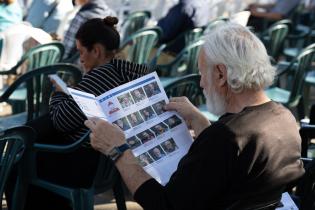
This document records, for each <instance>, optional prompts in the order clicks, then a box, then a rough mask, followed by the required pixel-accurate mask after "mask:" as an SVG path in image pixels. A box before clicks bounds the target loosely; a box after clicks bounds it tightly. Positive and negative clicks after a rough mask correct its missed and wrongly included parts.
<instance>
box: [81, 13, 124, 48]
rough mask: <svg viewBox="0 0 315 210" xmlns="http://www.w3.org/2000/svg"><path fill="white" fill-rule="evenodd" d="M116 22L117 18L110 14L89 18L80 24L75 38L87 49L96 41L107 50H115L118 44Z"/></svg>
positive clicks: (118, 37)
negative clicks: (102, 17) (104, 16)
mask: <svg viewBox="0 0 315 210" xmlns="http://www.w3.org/2000/svg"><path fill="white" fill-rule="evenodd" d="M117 23H118V19H117V18H116V17H111V16H107V17H106V18H104V19H101V18H93V19H90V20H88V21H86V22H85V23H83V24H82V26H81V27H80V28H79V30H78V32H77V34H76V36H75V38H76V39H77V40H79V41H80V43H81V45H82V46H84V47H86V48H87V49H88V50H89V51H90V50H92V48H93V45H94V44H96V43H100V44H102V45H103V46H104V47H105V48H106V50H108V51H113V50H116V49H118V48H119V44H120V35H119V33H118V31H117V30H116V27H115V25H116V24H117Z"/></svg>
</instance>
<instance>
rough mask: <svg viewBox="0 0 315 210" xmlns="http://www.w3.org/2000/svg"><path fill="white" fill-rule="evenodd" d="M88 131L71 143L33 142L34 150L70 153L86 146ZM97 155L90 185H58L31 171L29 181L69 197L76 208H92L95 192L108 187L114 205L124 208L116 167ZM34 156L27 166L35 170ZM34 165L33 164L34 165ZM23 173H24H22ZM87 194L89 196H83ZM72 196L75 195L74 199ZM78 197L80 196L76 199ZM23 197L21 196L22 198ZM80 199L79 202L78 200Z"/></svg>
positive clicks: (103, 190)
mask: <svg viewBox="0 0 315 210" xmlns="http://www.w3.org/2000/svg"><path fill="white" fill-rule="evenodd" d="M89 136H90V132H87V133H85V134H84V135H83V136H82V137H81V138H80V139H78V140H77V141H75V142H74V143H72V144H67V145H51V144H41V143H35V144H34V151H35V153H36V152H49V153H65V154H71V153H73V152H76V151H77V150H78V149H79V148H81V147H82V146H87V143H88V142H89V140H90V139H89ZM96 154H97V156H98V157H99V160H98V165H97V170H96V173H95V177H94V178H93V182H92V183H91V185H90V186H86V187H84V188H82V187H69V186H64V185H60V184H57V183H52V182H50V181H48V180H45V179H42V178H39V177H37V174H36V173H31V180H30V181H31V183H32V184H33V185H36V186H38V187H42V188H44V189H46V190H48V191H51V192H54V193H57V194H58V195H60V196H62V197H65V198H67V199H70V200H71V201H72V202H76V203H72V205H74V206H77V207H78V208H77V209H93V197H94V195H96V194H99V193H103V192H105V191H107V190H109V189H111V188H112V189H113V193H114V197H115V200H116V205H117V209H118V210H125V209H126V206H125V198H124V193H123V189H122V185H121V177H120V174H119V172H118V170H117V169H116V167H115V165H114V163H113V161H112V160H111V159H110V158H109V157H108V156H105V155H102V154H101V153H96ZM34 158H35V156H34V155H33V156H30V157H29V159H28V160H29V162H28V164H27V165H28V166H29V167H31V168H34V171H36V164H35V163H36V161H35V159H34ZM34 165H35V166H34ZM22 175H24V173H22ZM23 195H24V197H25V194H21V195H20V196H23ZM81 196H83V197H85V196H88V197H89V198H83V197H81ZM73 197H76V199H75V200H74V199H73ZM78 197H80V198H79V199H78ZM22 199H23V198H22ZM86 200H89V201H91V200H92V202H91V203H84V202H82V201H86ZM80 201H81V202H80Z"/></svg>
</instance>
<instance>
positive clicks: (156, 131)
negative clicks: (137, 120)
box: [150, 122, 168, 136]
mask: <svg viewBox="0 0 315 210" xmlns="http://www.w3.org/2000/svg"><path fill="white" fill-rule="evenodd" d="M150 129H151V130H153V131H154V134H155V135H156V136H158V135H161V134H162V133H165V132H166V131H168V127H167V125H165V124H164V123H163V122H161V123H159V124H157V125H155V126H152V127H151V128H150Z"/></svg>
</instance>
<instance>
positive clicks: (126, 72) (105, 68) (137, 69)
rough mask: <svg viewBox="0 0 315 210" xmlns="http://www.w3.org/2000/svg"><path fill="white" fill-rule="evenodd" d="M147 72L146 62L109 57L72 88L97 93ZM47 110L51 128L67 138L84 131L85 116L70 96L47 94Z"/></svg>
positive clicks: (61, 93) (58, 93)
mask: <svg viewBox="0 0 315 210" xmlns="http://www.w3.org/2000/svg"><path fill="white" fill-rule="evenodd" d="M148 72H149V67H148V66H146V65H140V64H136V63H131V62H129V61H124V60H117V59H113V60H111V61H110V62H109V63H107V64H104V65H102V66H99V67H96V68H94V69H92V70H91V71H89V72H88V73H87V74H85V75H84V76H83V78H82V81H81V82H80V83H79V84H78V85H77V86H76V87H74V88H75V89H77V90H81V91H84V92H87V93H91V94H93V95H95V96H99V95H101V94H103V93H105V92H106V91H108V90H111V89H113V88H115V87H117V86H120V85H122V84H124V83H127V82H129V81H132V80H134V79H137V78H139V77H141V76H143V75H145V74H146V73H148ZM49 110H50V117H51V119H52V121H53V124H54V127H55V128H56V129H57V130H58V131H61V132H63V133H65V135H66V138H67V139H69V138H70V140H73V141H75V140H79V139H80V137H81V136H83V135H84V134H85V133H86V132H87V130H88V129H87V128H86V127H85V126H84V121H85V120H86V119H87V118H86V116H85V115H84V114H83V112H82V111H81V109H80V108H79V106H78V105H77V104H76V102H75V101H74V100H73V98H72V97H71V96H69V95H67V94H65V93H63V92H56V93H55V94H54V95H53V96H52V97H51V100H50V104H49Z"/></svg>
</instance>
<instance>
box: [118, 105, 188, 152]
mask: <svg viewBox="0 0 315 210" xmlns="http://www.w3.org/2000/svg"><path fill="white" fill-rule="evenodd" d="M140 112H141V110H140ZM114 123H115V124H116V125H118V126H119V127H120V128H121V129H123V130H125V129H129V128H130V127H129V124H127V123H128V122H127V119H126V117H124V118H121V119H118V120H117V121H115V122H114ZM125 123H126V124H127V125H125ZM181 123H182V120H181V119H180V118H179V117H178V116H176V115H173V116H171V117H169V118H167V119H166V120H164V121H163V122H160V123H158V124H156V125H154V126H152V127H150V128H149V129H146V130H144V131H142V132H140V133H138V134H136V135H135V136H132V137H130V138H128V139H127V143H128V144H129V145H130V147H131V148H132V149H135V148H137V147H138V146H140V145H142V144H145V143H147V142H150V141H152V140H154V139H155V138H159V136H162V135H163V134H164V133H165V132H167V131H169V130H171V129H173V128H175V127H176V126H178V125H180V124H181Z"/></svg>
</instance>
